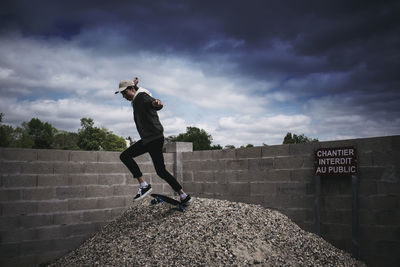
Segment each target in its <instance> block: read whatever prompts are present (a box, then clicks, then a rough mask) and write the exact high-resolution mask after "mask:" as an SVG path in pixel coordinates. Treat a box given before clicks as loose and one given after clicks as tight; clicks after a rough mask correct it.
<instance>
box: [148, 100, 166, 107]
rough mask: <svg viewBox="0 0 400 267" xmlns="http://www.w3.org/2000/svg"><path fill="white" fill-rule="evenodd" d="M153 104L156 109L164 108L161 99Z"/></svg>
mask: <svg viewBox="0 0 400 267" xmlns="http://www.w3.org/2000/svg"><path fill="white" fill-rule="evenodd" d="M151 104H152V105H153V107H156V108H162V107H163V103H162V102H161V100H159V99H156V100H154V101H153V102H152V103H151Z"/></svg>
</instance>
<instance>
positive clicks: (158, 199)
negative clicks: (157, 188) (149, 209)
mask: <svg viewBox="0 0 400 267" xmlns="http://www.w3.org/2000/svg"><path fill="white" fill-rule="evenodd" d="M151 196H152V197H153V198H154V199H152V200H151V204H153V205H155V204H158V203H162V202H166V203H168V204H171V205H172V206H175V208H176V209H177V210H179V211H182V212H184V211H185V210H186V206H185V205H184V204H182V203H181V202H179V201H178V200H176V199H173V198H170V197H167V196H164V195H160V194H151Z"/></svg>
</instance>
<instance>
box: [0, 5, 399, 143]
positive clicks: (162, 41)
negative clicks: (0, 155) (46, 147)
mask: <svg viewBox="0 0 400 267" xmlns="http://www.w3.org/2000/svg"><path fill="white" fill-rule="evenodd" d="M399 11H400V5H399V1H339V0H335V1H319V0H318V1H266V0H264V1H256V0H253V1H244V0H242V1H237V0H229V1H205V0H202V1H198V0H194V1H184V0H168V1H147V0H146V1H144V0H143V1H100V0H97V1H87V0H86V1H83V0H80V1H72V0H69V1H52V0H49V1H44V0H38V1H20V0H10V1H8V0H7V1H4V0H3V1H2V8H1V10H0V112H2V113H4V114H5V116H4V123H6V124H10V125H13V126H19V125H20V124H21V123H22V122H23V121H29V120H30V119H31V118H33V117H37V118H39V119H40V120H42V121H47V122H49V123H51V124H52V125H53V126H54V127H56V128H58V129H60V130H67V131H75V132H76V131H77V130H78V128H80V118H83V117H90V118H93V119H94V121H95V123H96V126H99V127H100V126H105V127H107V128H108V129H110V130H111V131H113V132H114V133H115V134H118V135H120V136H124V137H127V136H131V137H132V138H134V139H136V140H137V139H139V136H138V134H137V131H136V128H135V126H134V123H133V119H132V109H131V107H130V105H129V103H128V102H127V101H126V100H123V99H122V97H121V96H120V95H114V91H115V90H116V89H117V87H118V83H119V81H120V80H123V79H133V78H134V77H136V76H138V77H139V78H140V83H139V85H140V86H142V87H145V88H147V89H148V90H150V91H151V92H152V93H153V96H154V97H156V98H159V99H161V100H162V101H163V102H164V108H163V109H162V110H161V111H160V112H159V116H160V119H161V122H162V123H163V125H164V128H165V135H166V136H169V135H177V134H179V133H182V132H185V131H186V127H187V126H196V127H199V128H202V129H205V130H206V131H207V132H208V133H210V134H211V135H212V137H213V139H214V144H221V145H222V146H225V145H227V144H233V145H235V146H240V145H246V144H254V145H262V144H263V143H264V144H268V145H273V144H281V143H282V140H283V137H284V136H285V134H286V133H287V132H292V133H296V134H305V135H306V136H308V137H312V138H318V139H319V140H337V139H347V138H360V137H372V136H384V135H396V134H400V71H399V70H400V49H399V48H400V35H399V32H400V16H399V14H400V12H399Z"/></svg>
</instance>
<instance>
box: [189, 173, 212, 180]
mask: <svg viewBox="0 0 400 267" xmlns="http://www.w3.org/2000/svg"><path fill="white" fill-rule="evenodd" d="M193 176H194V177H196V178H195V179H196V182H213V181H214V172H213V171H196V172H194V173H193Z"/></svg>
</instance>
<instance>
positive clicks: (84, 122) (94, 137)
mask: <svg viewBox="0 0 400 267" xmlns="http://www.w3.org/2000/svg"><path fill="white" fill-rule="evenodd" d="M93 125H94V121H93V119H91V118H82V119H81V126H82V128H80V129H79V130H78V146H79V148H80V149H83V150H101V149H103V148H102V146H101V144H102V141H103V140H104V139H105V138H106V134H105V133H104V132H103V131H102V130H101V129H100V128H97V127H94V126H93Z"/></svg>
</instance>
